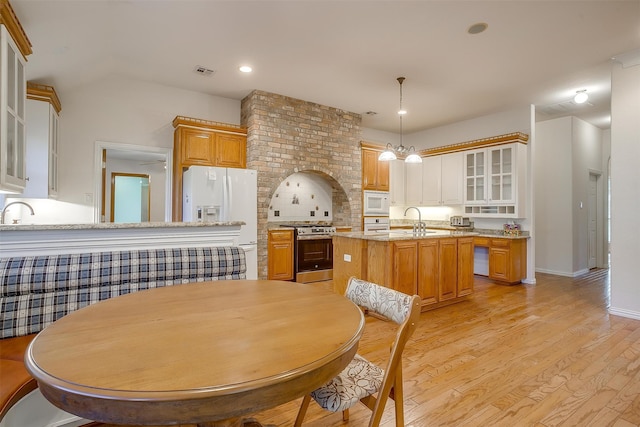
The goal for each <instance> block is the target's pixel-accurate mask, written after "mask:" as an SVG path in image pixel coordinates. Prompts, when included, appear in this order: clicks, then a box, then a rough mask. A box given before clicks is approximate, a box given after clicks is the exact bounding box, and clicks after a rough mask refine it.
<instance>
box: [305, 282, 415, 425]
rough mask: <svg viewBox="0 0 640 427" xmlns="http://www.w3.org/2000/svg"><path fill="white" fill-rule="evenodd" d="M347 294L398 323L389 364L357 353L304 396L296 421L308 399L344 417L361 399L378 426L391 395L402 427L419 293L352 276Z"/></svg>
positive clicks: (370, 311)
mask: <svg viewBox="0 0 640 427" xmlns="http://www.w3.org/2000/svg"><path fill="white" fill-rule="evenodd" d="M345 296H346V297H347V298H349V299H350V300H351V301H353V302H354V303H355V304H356V305H358V306H360V307H361V308H362V309H363V310H364V312H365V314H369V315H372V316H375V317H377V318H383V319H384V320H387V321H392V322H395V323H396V324H398V325H399V327H398V329H397V332H396V336H395V340H394V341H393V342H392V343H391V353H390V356H389V359H388V361H387V364H386V367H385V368H384V369H383V368H381V367H379V366H377V365H375V364H373V363H371V362H369V361H368V360H367V359H365V358H364V357H362V356H360V355H359V354H356V355H355V357H354V358H353V360H352V361H351V363H349V365H348V366H347V367H346V368H345V369H344V370H343V371H342V372H341V373H340V374H338V376H336V377H335V378H333V379H332V380H330V381H329V382H327V383H326V384H325V385H323V386H322V387H320V388H318V389H316V390H314V391H312V392H311V394H308V395H306V396H305V397H304V398H303V400H302V405H301V407H300V410H299V411H298V416H297V418H296V421H295V424H294V425H295V426H296V427H300V426H301V425H302V421H303V419H304V416H305V414H306V413H307V409H308V407H309V402H310V401H311V398H313V399H314V400H315V401H316V402H317V403H318V404H319V405H320V406H321V407H322V408H324V409H326V410H328V411H331V412H338V411H342V419H343V420H344V421H348V420H349V408H351V407H352V406H354V405H355V404H357V403H358V402H362V403H364V404H365V405H366V406H367V407H368V408H369V409H371V411H372V414H371V418H370V420H369V427H377V426H379V425H380V420H381V419H382V414H383V412H384V407H385V404H386V402H387V399H388V398H389V397H391V399H393V400H394V401H395V414H396V426H397V427H403V426H404V404H403V391H402V352H403V350H404V347H405V345H406V343H407V341H408V340H409V338H410V337H411V335H412V334H413V331H414V330H415V329H416V326H417V323H418V318H419V317H420V308H421V302H420V297H419V296H418V295H413V296H409V295H406V294H403V293H402V292H398V291H395V290H393V289H389V288H385V287H384V286H380V285H377V284H375V283H371V282H367V281H365V280H360V279H357V278H355V277H351V278H349V282H348V284H347V291H346V293H345ZM375 394H377V397H376V396H374V395H375Z"/></svg>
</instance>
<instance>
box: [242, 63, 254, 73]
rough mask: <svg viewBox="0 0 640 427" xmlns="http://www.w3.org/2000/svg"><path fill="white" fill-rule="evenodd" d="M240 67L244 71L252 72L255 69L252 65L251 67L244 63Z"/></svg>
mask: <svg viewBox="0 0 640 427" xmlns="http://www.w3.org/2000/svg"><path fill="white" fill-rule="evenodd" d="M238 69H239V70H240V71H241V72H243V73H250V72H252V71H253V69H252V68H251V67H249V66H248V65H242V66H240V68H238Z"/></svg>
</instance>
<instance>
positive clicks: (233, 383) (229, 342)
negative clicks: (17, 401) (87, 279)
mask: <svg viewBox="0 0 640 427" xmlns="http://www.w3.org/2000/svg"><path fill="white" fill-rule="evenodd" d="M363 329H364V317H363V315H362V312H361V310H360V309H359V308H358V307H357V306H356V305H355V304H353V303H352V302H351V301H349V300H348V299H346V298H345V297H343V296H340V295H338V294H335V293H333V292H331V291H328V290H324V289H320V288H317V287H315V286H312V285H306V284H298V283H291V282H281V281H270V280H230V281H217V282H203V283H191V284H184V285H177V286H169V287H163V288H156V289H150V290H144V291H139V292H135V293H131V294H127V295H123V296H119V297H116V298H112V299H108V300H105V301H102V302H99V303H97V304H94V305H91V306H88V307H85V308H83V309H80V310H78V311H75V312H73V313H71V314H68V315H67V316H64V317H63V318H61V319H59V320H58V321H56V322H54V323H53V324H51V325H49V326H48V327H46V328H45V329H44V330H43V331H42V332H40V333H39V334H38V336H37V337H36V338H35V339H34V340H33V342H32V343H31V345H30V346H29V348H28V350H27V353H26V356H25V363H26V366H27V369H28V370H29V372H30V373H31V375H32V376H33V377H34V378H35V379H36V380H37V381H38V386H39V388H40V391H41V392H42V394H43V395H44V396H45V397H46V398H47V399H48V400H49V401H50V402H52V403H53V404H54V405H55V406H57V407H59V408H61V409H63V410H65V411H67V412H70V413H72V414H76V415H78V416H81V417H83V418H86V419H90V420H95V421H99V422H104V423H112V424H126V425H176V424H197V425H198V426H207V427H209V426H235V425H242V417H243V415H245V416H246V415H247V414H251V413H255V412H258V411H261V410H264V409H267V408H271V407H275V406H277V405H280V404H282V403H285V402H288V401H291V400H294V399H296V398H298V397H300V396H303V395H305V394H306V393H309V392H311V391H312V390H314V389H315V388H317V387H319V386H320V385H322V384H323V383H325V382H326V381H328V380H329V379H331V378H333V377H334V376H335V375H336V374H338V373H339V372H340V371H341V370H342V369H343V368H344V367H345V366H347V364H348V363H349V362H350V361H351V359H352V358H353V356H354V355H355V353H356V350H357V348H358V342H359V340H360V337H361V335H362V332H363Z"/></svg>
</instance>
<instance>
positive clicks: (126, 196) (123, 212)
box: [110, 172, 150, 223]
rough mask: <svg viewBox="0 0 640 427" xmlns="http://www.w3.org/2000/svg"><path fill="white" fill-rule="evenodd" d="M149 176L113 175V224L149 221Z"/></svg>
mask: <svg viewBox="0 0 640 427" xmlns="http://www.w3.org/2000/svg"><path fill="white" fill-rule="evenodd" d="M149 186H150V182H149V175H146V174H133V173H120V172H112V173H111V216H110V218H111V222H119V223H137V222H148V221H149V210H150V197H149Z"/></svg>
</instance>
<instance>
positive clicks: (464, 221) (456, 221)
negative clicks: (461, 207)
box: [451, 216, 471, 227]
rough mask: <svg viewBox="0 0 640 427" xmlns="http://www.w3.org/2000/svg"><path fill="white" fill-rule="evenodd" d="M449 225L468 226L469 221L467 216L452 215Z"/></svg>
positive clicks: (469, 224)
mask: <svg viewBox="0 0 640 427" xmlns="http://www.w3.org/2000/svg"><path fill="white" fill-rule="evenodd" d="M451 226H452V227H470V226H471V222H470V221H469V218H468V217H463V216H452V217H451Z"/></svg>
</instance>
